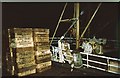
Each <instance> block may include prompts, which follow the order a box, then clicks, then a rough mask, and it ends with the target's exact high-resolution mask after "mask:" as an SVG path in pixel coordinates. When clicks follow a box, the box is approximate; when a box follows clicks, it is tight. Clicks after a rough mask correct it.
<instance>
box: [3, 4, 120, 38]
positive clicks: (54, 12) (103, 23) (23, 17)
mask: <svg viewBox="0 0 120 78" xmlns="http://www.w3.org/2000/svg"><path fill="white" fill-rule="evenodd" d="M98 4H99V3H80V10H81V11H84V14H83V15H82V16H80V33H82V31H83V29H84V28H85V26H86V25H87V23H88V21H89V19H90V17H91V16H92V14H93V13H94V11H95V9H96V8H97V6H98ZM64 5H65V3H39V2H38V3H30V2H29V3H27V2H26V3H25V2H24V3H3V4H2V6H3V10H2V12H3V13H2V14H3V16H2V18H3V19H2V20H3V35H5V34H6V33H5V32H6V30H7V29H8V28H13V27H40V28H49V29H50V36H52V35H53V32H54V30H55V27H56V25H57V22H58V19H59V17H60V15H61V12H62V10H63V7H64ZM72 17H73V3H68V5H67V8H66V10H65V13H64V15H63V19H65V18H72ZM117 23H118V3H102V5H101V7H100V9H99V11H98V12H97V14H96V16H95V17H94V19H93V21H92V23H91V24H90V31H89V33H90V35H87V34H88V32H86V34H85V37H93V36H94V35H95V36H96V37H102V38H107V39H116V27H117ZM70 24H71V23H61V24H60V26H59V28H58V31H57V34H56V36H62V35H63V34H64V32H65V31H66V30H67V28H68V27H69V26H70Z"/></svg>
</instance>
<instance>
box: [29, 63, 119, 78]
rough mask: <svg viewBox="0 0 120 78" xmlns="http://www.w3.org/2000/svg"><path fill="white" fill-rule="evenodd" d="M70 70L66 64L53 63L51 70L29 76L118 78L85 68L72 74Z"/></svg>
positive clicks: (75, 70)
mask: <svg viewBox="0 0 120 78" xmlns="http://www.w3.org/2000/svg"><path fill="white" fill-rule="evenodd" d="M70 70H71V69H70V66H69V65H67V64H64V65H63V64H59V63H55V62H53V65H52V68H51V69H49V70H47V71H44V72H42V73H36V74H32V75H29V76H118V75H116V74H112V73H108V72H104V71H100V70H96V69H92V68H86V67H82V68H79V69H74V70H73V71H72V72H71V71H70Z"/></svg>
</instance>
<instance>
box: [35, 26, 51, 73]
mask: <svg viewBox="0 0 120 78" xmlns="http://www.w3.org/2000/svg"><path fill="white" fill-rule="evenodd" d="M33 33H34V50H35V54H36V57H35V58H36V64H37V66H36V72H37V73H38V72H43V71H45V70H48V69H50V68H51V52H50V45H49V29H42V28H34V29H33Z"/></svg>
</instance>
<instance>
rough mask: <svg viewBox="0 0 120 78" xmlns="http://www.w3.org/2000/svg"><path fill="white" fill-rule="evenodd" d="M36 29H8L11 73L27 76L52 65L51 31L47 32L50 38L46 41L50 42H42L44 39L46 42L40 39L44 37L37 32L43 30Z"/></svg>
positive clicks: (8, 68) (8, 61) (8, 64)
mask: <svg viewBox="0 0 120 78" xmlns="http://www.w3.org/2000/svg"><path fill="white" fill-rule="evenodd" d="M36 29H37V28H36ZM36 29H32V28H13V29H8V34H9V35H8V36H9V53H7V55H6V56H7V57H6V59H7V71H8V72H10V73H11V75H15V76H26V75H30V74H34V73H36V72H38V70H41V71H42V70H46V69H48V66H49V67H50V66H51V61H50V60H51V59H50V49H49V40H48V39H49V32H48V33H47V37H48V39H47V41H46V42H48V43H43V44H42V41H43V42H44V40H42V41H39V40H40V39H41V38H42V37H41V36H40V35H38V36H39V37H38V36H37V34H36V33H42V32H39V31H38V32H36ZM43 30H44V29H43ZM47 31H49V30H47ZM42 35H43V34H42ZM36 39H38V41H36ZM43 39H44V38H43ZM41 52H42V54H41ZM41 57H42V58H41ZM47 57H48V58H47ZM43 58H44V59H43ZM45 60H47V61H45ZM36 70H37V71H36Z"/></svg>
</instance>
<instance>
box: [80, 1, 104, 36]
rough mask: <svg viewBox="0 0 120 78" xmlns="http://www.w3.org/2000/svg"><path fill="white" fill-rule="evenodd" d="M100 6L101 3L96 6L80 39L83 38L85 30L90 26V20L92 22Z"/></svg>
mask: <svg viewBox="0 0 120 78" xmlns="http://www.w3.org/2000/svg"><path fill="white" fill-rule="evenodd" d="M101 4H102V3H100V4H99V5H98V7H97V9H96V10H95V12H94V14H93V15H92V17H91V19H90V20H89V22H88V24H87V26H86V27H85V29H84V31H83V33H82V34H81V36H80V38H82V37H83V36H84V34H85V32H86V30H87V29H88V27H89V26H90V23H91V22H92V20H93V18H94V16H95V15H96V13H97V11H98V10H99V8H100V6H101Z"/></svg>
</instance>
